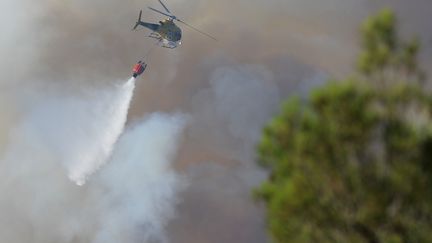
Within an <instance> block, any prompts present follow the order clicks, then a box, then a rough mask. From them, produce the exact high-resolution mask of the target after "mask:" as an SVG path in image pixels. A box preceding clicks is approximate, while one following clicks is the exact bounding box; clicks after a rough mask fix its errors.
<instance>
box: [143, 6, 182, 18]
mask: <svg viewBox="0 0 432 243" xmlns="http://www.w3.org/2000/svg"><path fill="white" fill-rule="evenodd" d="M148 8H149V9H150V10H153V11H155V12H157V13H160V14H162V15H165V16H168V17H170V18H172V19H176V17H175V16H173V15H169V14H166V13H164V12H162V11H159V10H157V9H154V8H152V7H148Z"/></svg>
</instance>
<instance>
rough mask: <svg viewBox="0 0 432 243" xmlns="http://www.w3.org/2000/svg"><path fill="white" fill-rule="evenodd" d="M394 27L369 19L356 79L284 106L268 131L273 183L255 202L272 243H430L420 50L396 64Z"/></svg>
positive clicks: (430, 135) (265, 145)
mask: <svg viewBox="0 0 432 243" xmlns="http://www.w3.org/2000/svg"><path fill="white" fill-rule="evenodd" d="M395 23H396V22H395V18H394V16H393V14H392V13H391V12H389V11H388V10H384V11H383V12H381V13H380V14H378V15H377V16H375V17H371V18H370V19H368V20H367V21H366V24H365V26H366V27H364V29H363V39H364V48H365V51H364V53H363V54H362V55H361V56H362V57H360V60H361V62H365V63H364V64H361V65H360V66H362V65H363V66H364V67H363V68H361V69H360V70H362V74H361V75H359V77H357V78H351V79H349V80H345V81H343V82H329V83H328V84H327V85H325V86H324V87H322V88H319V89H317V90H315V91H313V92H312V93H311V95H310V97H309V99H308V101H307V102H301V101H300V100H299V99H298V98H291V99H289V100H288V101H287V102H286V103H285V104H284V105H283V107H282V109H281V113H280V114H279V115H278V116H276V117H275V118H274V119H273V120H272V121H271V122H270V123H269V124H268V125H267V126H266V128H265V129H264V132H263V136H262V140H261V142H260V144H259V146H258V153H259V157H260V163H261V165H262V166H265V167H267V168H269V169H270V171H271V175H270V178H269V179H268V180H267V181H266V182H264V183H263V185H261V187H260V188H258V189H257V190H256V191H255V196H256V197H257V198H259V199H261V200H263V201H264V202H265V203H266V205H267V209H268V210H267V211H268V225H269V231H270V234H271V236H272V239H273V241H274V242H280V243H282V242H283V243H285V242H320V243H321V242H324V243H325V242H353V243H356V242H359V243H360V242H370V243H378V242H389V243H402V242H432V96H431V95H430V94H428V93H426V92H424V91H422V89H421V87H420V86H419V84H418V82H411V81H412V80H415V81H416V79H417V80H418V78H419V75H416V73H418V70H417V62H416V57H415V56H416V54H417V49H416V50H415V53H412V54H410V55H411V56H410V58H407V59H399V58H400V56H401V53H404V52H406V50H402V49H400V48H396V46H399V43H401V41H400V40H399V39H398V38H397V36H396V33H395V32H396V31H395V29H396V28H395ZM381 45H382V46H384V47H385V48H388V50H387V51H385V53H386V54H385V55H384V57H383V56H382V55H381V54H379V55H378V56H377V57H375V54H377V53H376V52H377V46H381ZM416 48H417V47H416ZM378 49H380V48H378ZM378 53H381V51H379V50H378ZM383 53H384V52H383ZM365 56H370V57H365ZM366 59H369V60H368V61H366ZM375 59H376V60H375ZM394 60H398V61H397V62H396V61H394ZM361 62H360V63H361ZM365 67H367V68H365ZM411 67H416V69H410V68H411ZM384 70H385V71H384ZM407 70H411V71H410V72H411V73H410V74H409V75H407V76H404V77H405V78H407V80H406V82H396V83H392V80H391V78H392V77H394V76H395V75H394V74H396V73H402V74H407ZM387 72H391V73H392V74H391V75H388V73H387ZM376 77H379V78H380V79H384V81H385V82H386V83H387V85H386V86H385V87H383V86H377V85H373V83H374V82H375V81H376ZM408 78H409V79H410V80H408Z"/></svg>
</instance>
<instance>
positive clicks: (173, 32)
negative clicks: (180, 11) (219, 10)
mask: <svg viewBox="0 0 432 243" xmlns="http://www.w3.org/2000/svg"><path fill="white" fill-rule="evenodd" d="M158 1H159V3H160V4H161V5H162V7H163V8H164V9H165V11H166V13H164V12H162V11H160V10H157V9H154V8H152V7H148V8H149V9H150V10H152V11H155V12H157V13H159V14H162V15H165V16H167V17H168V18H167V19H164V20H162V21H159V24H154V23H148V22H143V21H141V16H142V10H141V11H140V13H139V16H138V21H137V22H136V24H135V26H134V28H133V29H132V30H136V29H137V28H138V26H144V27H146V28H148V29H150V30H152V33H151V34H150V35H149V36H148V37H150V38H154V39H157V40H158V41H159V43H161V46H162V47H165V48H170V49H174V48H176V47H178V46H179V45H181V39H182V30H181V29H180V28H179V27H178V26H177V25H176V24H175V23H174V21H178V22H180V23H182V24H184V25H186V26H188V27H189V28H191V29H193V30H195V31H197V32H199V33H201V34H203V35H205V36H207V37H209V38H211V39H213V40H215V41H217V40H216V38H214V37H213V36H211V35H209V34H207V33H205V32H203V31H201V30H199V29H197V28H195V27H193V26H192V25H190V24H188V23H186V22H184V21H183V20H181V19H179V18H177V17H176V16H175V15H173V14H172V13H171V11H170V10H169V9H168V8H167V6H166V5H165V4H164V3H163V2H162V1H161V0H158Z"/></svg>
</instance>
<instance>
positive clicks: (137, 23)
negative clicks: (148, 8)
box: [132, 10, 142, 30]
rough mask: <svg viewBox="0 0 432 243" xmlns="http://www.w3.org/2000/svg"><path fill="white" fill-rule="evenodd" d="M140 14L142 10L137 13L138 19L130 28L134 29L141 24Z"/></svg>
mask: <svg viewBox="0 0 432 243" xmlns="http://www.w3.org/2000/svg"><path fill="white" fill-rule="evenodd" d="M141 16H142V10H141V11H140V13H139V16H138V21H137V22H136V24H135V26H134V27H133V29H132V30H136V28H138V26H139V25H140V24H141Z"/></svg>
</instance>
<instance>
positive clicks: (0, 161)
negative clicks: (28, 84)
mask: <svg viewBox="0 0 432 243" xmlns="http://www.w3.org/2000/svg"><path fill="white" fill-rule="evenodd" d="M133 87H134V80H132V79H131V80H129V81H128V82H127V83H126V84H124V85H119V86H115V87H111V88H109V89H106V90H103V91H101V90H99V91H92V92H90V93H88V95H84V96H79V97H56V98H49V99H46V98H44V99H43V101H41V102H37V103H36V104H34V105H33V106H32V107H30V109H29V110H30V111H29V112H28V114H27V115H24V116H23V117H22V118H21V120H20V121H18V122H17V125H16V126H15V128H14V129H12V130H11V132H10V139H9V143H8V146H7V147H6V149H5V153H4V155H3V156H2V157H0V192H1V196H0V214H1V217H0V242H2V243H3V242H8V243H18V242H34V243H50V242H53V243H54V242H62V243H63V242H71V243H77V242H94V243H99V242H108V243H110V242H113V243H114V242H125V243H134V242H143V241H144V242H147V240H156V241H158V242H162V241H164V236H163V230H164V227H165V225H166V224H167V221H168V220H169V219H170V218H171V217H172V215H173V212H174V205H175V202H176V200H175V199H176V195H177V192H178V190H179V189H180V187H181V184H182V183H181V180H180V178H179V176H178V175H177V174H176V172H174V171H173V170H172V169H171V162H172V160H173V158H174V156H175V153H176V150H177V144H178V141H179V138H180V135H181V131H182V129H183V126H184V124H185V123H184V118H183V117H182V116H181V115H162V114H155V115H152V116H150V117H149V118H147V119H143V120H142V121H140V122H138V123H136V124H135V125H134V126H133V127H132V128H129V129H126V131H125V132H124V134H123V135H122V136H121V137H120V139H119V140H118V141H117V139H118V137H119V136H120V134H121V132H122V131H123V129H124V124H125V121H126V116H127V110H128V107H129V102H130V99H131V95H132V92H133ZM116 141H117V142H116ZM105 163H106V165H104V166H102V165H103V164H105ZM101 166H102V167H101ZM99 167H100V170H99V171H98V173H96V174H93V175H92V176H90V177H89V181H88V182H87V183H86V184H85V185H83V186H82V187H79V186H77V185H76V184H75V183H74V182H72V181H70V180H69V178H68V175H69V177H71V178H72V179H74V180H77V181H76V182H83V180H82V179H84V178H86V177H87V176H89V175H91V174H92V173H94V172H95V170H96V169H97V168H99Z"/></svg>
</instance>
